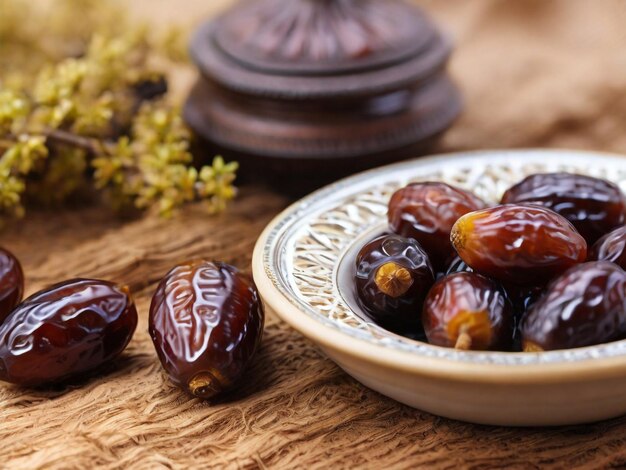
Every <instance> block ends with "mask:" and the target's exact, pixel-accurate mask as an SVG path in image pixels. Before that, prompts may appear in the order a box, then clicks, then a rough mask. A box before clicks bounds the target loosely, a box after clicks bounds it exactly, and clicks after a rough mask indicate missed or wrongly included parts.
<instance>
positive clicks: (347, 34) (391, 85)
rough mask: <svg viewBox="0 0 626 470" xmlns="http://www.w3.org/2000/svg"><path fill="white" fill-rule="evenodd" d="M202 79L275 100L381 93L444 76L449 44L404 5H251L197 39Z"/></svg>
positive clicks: (334, 0)
mask: <svg viewBox="0 0 626 470" xmlns="http://www.w3.org/2000/svg"><path fill="white" fill-rule="evenodd" d="M191 53H192V57H193V58H194V61H195V62H196V63H197V64H198V67H199V68H200V70H201V72H202V73H203V74H204V75H205V76H206V77H207V78H209V79H211V80H213V81H216V82H217V83H219V84H221V85H222V86H224V87H226V88H229V89H231V90H234V91H238V92H242V93H246V94H254V95H259V96H272V97H276V98H280V97H284V98H299V99H307V98H330V97H334V96H341V97H346V96H355V95H367V94H375V93H382V92H385V91H388V90H392V89H395V88H399V87H402V86H405V85H407V84H412V83H416V82H419V81H420V80H423V79H426V78H428V77H429V76H431V75H432V74H433V72H434V71H437V70H439V69H440V68H441V67H442V65H443V64H444V63H445V62H446V60H447V58H448V55H449V53H450V45H449V43H448V42H447V41H446V40H445V39H444V38H443V37H442V36H441V34H440V33H439V32H438V31H437V29H436V28H435V27H434V25H433V24H432V23H431V21H430V20H429V19H428V18H427V17H426V16H424V15H423V14H422V13H421V11H420V10H419V9H417V8H415V7H414V6H412V5H410V4H408V3H406V2H404V1H401V0H384V1H381V0H250V1H246V2H241V3H238V4H237V5H236V6H235V7H233V8H232V9H231V10H229V11H227V12H226V13H225V14H224V15H222V16H221V17H220V18H218V19H217V20H215V21H212V22H209V23H207V24H205V25H203V26H202V27H201V28H200V29H199V30H198V31H197V32H196V34H195V35H194V37H193V39H192V43H191Z"/></svg>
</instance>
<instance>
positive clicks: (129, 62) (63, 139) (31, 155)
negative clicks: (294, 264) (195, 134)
mask: <svg viewBox="0 0 626 470" xmlns="http://www.w3.org/2000/svg"><path fill="white" fill-rule="evenodd" d="M60 3H61V5H62V6H61V7H60V13H58V14H59V15H60V16H61V17H66V18H70V16H69V13H68V12H69V11H70V7H71V6H73V7H75V8H77V7H79V6H80V7H81V10H73V11H82V7H84V6H85V5H86V4H92V3H93V4H94V8H102V7H101V6H96V4H100V3H102V2H97V1H95V0H62V2H60ZM106 3H108V2H106ZM79 4H80V5H79ZM26 5H27V2H26V1H24V0H19V1H18V0H16V2H15V4H14V6H13V10H11V11H9V12H8V13H7V15H6V16H4V17H3V18H4V19H0V41H6V42H7V43H8V44H12V43H11V40H14V43H13V45H14V46H15V47H14V49H17V50H20V49H23V48H28V49H32V50H33V51H36V53H37V54H35V55H38V57H39V59H40V64H41V67H40V70H39V72H38V73H37V74H36V78H35V80H34V81H33V80H32V79H31V80H29V79H28V78H27V77H29V73H28V72H25V73H22V74H20V73H19V70H15V69H12V70H11V71H10V72H8V73H7V74H6V75H7V76H6V77H5V76H0V218H3V217H5V218H6V217H7V216H11V217H15V216H18V217H19V216H22V215H23V214H24V204H23V203H24V201H28V200H37V201H43V202H47V203H50V202H54V203H56V202H62V201H63V200H65V199H66V198H67V197H68V196H70V195H71V194H73V193H74V192H75V191H76V190H77V189H79V188H80V187H82V186H84V183H85V182H86V180H87V179H89V178H92V179H93V182H94V186H95V187H96V188H98V189H101V190H103V191H104V192H105V193H106V194H107V196H108V198H109V200H110V201H111V203H112V204H113V205H114V206H115V207H118V208H125V207H128V206H131V205H132V206H135V207H137V208H140V209H147V208H152V207H154V208H157V210H158V211H159V212H160V213H161V214H162V215H165V216H168V215H171V214H172V212H173V211H174V210H175V209H176V208H178V207H180V206H181V205H183V204H185V203H188V202H191V201H196V200H205V201H206V202H207V204H208V207H209V210H210V211H211V212H214V211H219V210H223V209H224V207H225V205H226V202H227V201H228V200H230V199H232V198H233V197H234V196H235V188H234V187H233V181H234V179H235V172H236V170H237V164H236V163H229V164H225V163H224V161H223V160H222V159H221V157H217V158H216V159H215V160H214V162H213V164H212V165H211V166H205V167H203V168H200V169H196V168H195V167H194V166H193V158H192V156H191V154H190V152H189V142H190V135H189V132H188V130H187V128H186V127H185V125H184V123H183V122H182V119H181V117H180V112H179V110H178V109H177V108H175V107H171V106H169V105H168V104H167V103H166V102H165V100H164V99H162V97H163V95H164V94H165V93H166V92H167V82H166V80H165V77H164V76H163V75H162V74H161V73H159V72H157V71H155V70H154V69H152V68H151V67H150V65H149V62H150V60H149V59H150V58H151V57H152V56H153V55H154V54H155V47H154V45H152V44H151V42H150V41H149V40H148V38H147V36H146V30H145V29H143V28H130V29H129V30H130V33H124V34H117V35H115V36H111V37H108V36H106V35H102V34H93V35H92V37H91V39H90V40H89V41H88V42H86V34H87V33H86V31H84V30H83V29H81V30H80V34H79V35H78V37H75V38H73V39H74V41H72V40H71V39H70V38H67V37H65V38H64V41H60V42H59V43H57V48H52V47H47V48H46V47H44V46H42V45H38V44H39V42H41V41H39V42H38V40H37V39H36V38H33V37H31V36H29V35H28V33H27V32H25V31H23V30H21V29H19V28H15V27H14V23H12V22H14V21H19V18H22V19H24V18H25V17H27V16H28V15H26V13H25V12H27V11H29V10H28V7H27V6H26ZM25 15H26V16H25ZM102 17H104V18H109V19H111V18H117V19H118V20H119V15H117V14H115V12H110V11H109V13H108V15H105V14H103V15H102ZM7 18H9V20H10V21H7ZM90 21H95V20H93V19H92V20H90ZM50 23H51V24H58V23H56V22H55V21H53V20H50ZM31 24H32V21H31ZM105 26H106V25H105ZM53 29H54V28H53ZM98 29H100V30H107V29H108V30H109V31H113V30H114V29H115V27H113V26H111V25H109V26H107V27H102V25H100V27H99V28H96V27H95V26H94V27H93V28H92V30H98ZM59 30H60V28H59ZM171 37H172V38H173V37H178V36H176V34H174V35H173V36H171ZM70 43H71V46H72V47H69V46H68V47H66V48H63V47H60V46H59V44H65V45H66V46H67V45H68V44H70ZM81 43H82V44H83V46H82V47H83V50H82V52H81V53H79V54H76V55H75V56H74V57H68V58H64V59H60V60H59V59H58V58H57V57H55V54H57V53H58V49H66V50H69V49H71V50H73V51H75V52H76V51H78V50H79V49H80V46H79V45H77V44H81ZM164 49H165V48H164ZM13 52H15V51H14V50H13ZM166 52H167V53H168V54H170V55H173V56H175V55H176V54H175V53H174V51H166ZM7 55H8V56H11V55H13V53H12V52H11V48H10V47H9V48H8V52H7ZM42 57H45V58H52V59H53V63H47V60H46V59H42ZM2 60H3V59H2V58H0V61H2ZM30 70H31V69H30V67H27V66H24V71H30Z"/></svg>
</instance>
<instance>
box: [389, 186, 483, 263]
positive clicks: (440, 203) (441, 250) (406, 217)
mask: <svg viewBox="0 0 626 470" xmlns="http://www.w3.org/2000/svg"><path fill="white" fill-rule="evenodd" d="M483 207H485V203H484V202H483V201H482V200H480V199H479V198H478V197H476V196H475V195H473V194H472V193H470V192H468V191H464V190H462V189H459V188H455V187H453V186H450V185H448V184H445V183H439V182H424V183H413V184H409V185H408V186H406V187H404V188H402V189H400V190H398V191H396V192H395V193H394V195H393V196H392V197H391V200H390V201H389V210H388V219H389V227H390V228H391V231H392V232H394V233H396V234H398V235H402V236H403V237H409V238H413V239H415V240H417V241H418V243H419V244H420V245H421V247H422V248H423V249H424V250H425V251H426V253H427V254H428V256H429V258H430V261H431V263H432V265H433V268H434V269H435V270H437V271H443V269H444V267H445V265H446V263H447V262H448V261H449V260H450V258H452V256H453V255H454V250H453V249H452V246H451V245H450V230H451V229H452V226H453V225H454V223H455V222H456V221H457V219H458V218H459V217H461V216H462V215H464V214H467V213H468V212H472V211H475V210H478V209H482V208H483Z"/></svg>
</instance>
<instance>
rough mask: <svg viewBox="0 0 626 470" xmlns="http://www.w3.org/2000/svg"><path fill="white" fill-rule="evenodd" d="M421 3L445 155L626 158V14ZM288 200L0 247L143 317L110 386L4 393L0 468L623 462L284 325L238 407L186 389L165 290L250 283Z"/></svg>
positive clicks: (592, 437)
mask: <svg viewBox="0 0 626 470" xmlns="http://www.w3.org/2000/svg"><path fill="white" fill-rule="evenodd" d="M218 3H220V2H215V0H212V1H208V0H204V1H189V2H184V1H178V2H175V1H173V0H172V1H166V0H161V1H151V0H141V1H135V2H129V5H132V6H131V8H132V9H133V11H135V13H136V14H148V15H154V16H155V17H157V18H158V19H159V20H162V19H164V18H172V19H180V20H185V19H189V18H191V19H193V20H196V19H198V18H199V15H203V14H205V13H208V12H209V10H214V9H215V8H216V7H215V5H217V4H218ZM422 3H423V4H425V5H426V6H427V8H429V10H430V11H431V12H432V13H433V14H434V15H435V17H436V18H437V19H438V20H439V21H440V22H441V23H442V24H443V26H444V28H446V29H447V30H448V31H449V32H450V33H451V34H452V35H453V36H454V37H455V40H456V41H457V43H458V44H459V47H458V50H457V54H456V56H455V58H454V60H453V63H452V70H453V72H454V75H455V77H456V79H457V81H458V83H459V84H460V86H461V88H462V89H463V91H464V93H465V97H466V106H467V111H466V113H465V115H464V116H463V118H461V119H460V120H459V122H458V123H457V125H456V126H455V128H454V129H453V130H452V131H451V132H450V133H449V134H448V135H447V136H446V139H445V140H444V142H443V144H442V148H441V150H451V149H459V148H493V147H518V146H561V147H577V148H590V149H595V150H613V151H622V152H625V153H626V55H625V54H626V52H624V51H625V50H626V48H625V47H624V45H626V34H625V33H624V32H623V31H624V30H623V24H624V20H626V4H625V3H624V2H620V1H619V0H618V1H609V0H606V1H603V2H601V3H600V2H588V1H586V0H565V1H560V2H556V1H545V0H541V1H532V0H523V1H519V2H510V1H508V2H505V1H487V0H475V1H474V2H464V1H462V0H448V1H446V2H435V1H427V2H422ZM513 3H515V6H514V5H513ZM142 4H143V5H144V7H145V6H146V5H154V6H151V7H150V8H142ZM600 5H601V7H600ZM170 12H171V16H169V13H170ZM181 84H184V80H181ZM287 203H288V200H287V199H286V198H284V197H282V196H280V195H278V194H277V193H274V192H271V191H269V190H267V189H262V188H260V187H248V188H244V189H243V191H242V193H241V195H240V197H239V198H238V200H237V201H236V202H235V203H234V204H233V205H232V206H231V208H230V210H229V211H228V213H227V214H225V215H222V216H220V217H217V218H210V217H208V216H206V215H205V214H204V212H203V211H202V208H201V207H191V208H189V209H187V210H185V211H184V212H183V213H182V214H180V215H179V216H178V217H176V218H174V219H173V220H161V219H158V218H154V217H150V216H147V217H144V218H142V219H139V220H133V221H120V220H118V219H116V218H115V217H113V216H112V215H111V214H110V213H109V212H108V211H106V210H105V209H102V208H99V207H93V208H86V209H80V210H76V211H63V212H60V213H58V212H49V213H46V212H31V213H30V216H29V218H28V219H27V220H25V221H23V222H22V223H20V224H18V225H16V226H14V227H12V228H11V229H10V230H9V231H7V232H4V233H2V234H0V243H1V244H2V245H5V246H7V247H9V248H10V249H12V250H14V251H15V252H16V254H17V255H18V256H19V257H20V259H21V260H22V261H23V265H24V268H25V272H26V276H27V279H28V286H27V291H28V293H32V292H34V291H35V290H37V289H39V288H41V287H43V286H45V285H47V284H50V283H53V282H56V281H59V280H62V279H65V278H69V277H74V276H89V277H100V278H107V279H112V280H117V281H121V282H125V283H129V284H130V285H131V288H132V290H133V292H134V293H135V296H136V300H137V304H138V308H139V312H140V322H139V327H138V330H137V333H136V335H135V337H134V339H133V341H132V343H131V345H130V347H129V349H128V350H127V352H126V353H125V354H124V355H123V357H122V358H120V359H119V360H118V361H117V362H116V364H114V365H112V366H111V367H110V368H109V369H108V370H107V371H106V374H105V375H104V376H99V377H92V378H88V379H85V380H84V381H80V382H75V383H72V384H69V385H68V386H65V387H61V388H57V389H53V390H47V391H25V390H19V389H17V388H14V387H9V386H4V385H2V386H0V422H1V423H2V426H1V427H0V468H18V469H21V468H24V469H31V468H86V467H87V468H89V467H102V468H134V469H142V468H146V469H147V468H151V469H152V468H206V467H216V468H238V467H245V468H347V467H355V466H362V467H368V468H418V467H424V468H476V469H478V468H494V467H507V468H547V467H554V468H567V469H569V468H589V467H595V468H601V467H613V468H618V467H625V466H626V418H620V419H615V420H611V421H606V422H602V423H598V424H593V425H588V426H578V427H566V428H554V429H512V428H498V427H486V426H475V425H471V424H465V423H461V422H455V421H451V420H447V419H443V418H438V417H436V416H432V415H430V414H427V413H424V412H421V411H418V410H414V409H410V408H408V407H406V406H403V405H400V404H398V403H395V402H393V401H392V400H389V399H387V398H385V397H382V396H380V395H379V394H377V393H375V392H372V391H370V390H368V389H367V388H365V387H363V386H361V385H360V384H358V383H357V382H355V381H354V380H352V379H351V378H350V377H349V376H347V375H346V374H344V373H343V372H342V371H341V370H340V369H339V368H338V367H336V366H335V365H334V364H333V363H332V362H331V361H329V360H328V359H326V358H325V357H324V356H323V355H322V354H321V353H320V352H319V351H318V350H317V349H316V348H315V347H314V346H313V345H312V344H311V343H310V342H308V341H307V340H305V339H303V338H302V337H301V336H300V335H299V334H297V333H295V332H294V331H292V330H290V329H289V328H287V327H286V326H285V325H284V324H282V323H281V322H279V321H278V320H277V319H275V318H272V317H270V318H268V322H267V326H266V334H265V338H264V342H263V346H262V349H261V351H260V354H259V356H258V359H257V361H256V362H255V364H254V367H253V368H252V370H251V371H250V374H249V375H248V376H247V378H246V380H245V382H244V383H243V384H242V385H241V387H240V389H238V390H237V392H236V393H235V394H234V395H233V396H231V397H229V398H228V399H224V400H221V401H219V402H216V403H207V402H202V401H200V400H196V399H190V398H188V397H187V396H185V395H184V394H183V393H182V392H180V391H178V390H177V389H175V388H174V387H173V386H172V385H171V384H169V382H168V381H167V379H166V378H165V376H164V375H163V373H162V372H161V369H160V366H159V364H158V361H157V358H156V355H155V353H154V351H153V348H152V345H151V342H150V340H149V337H148V334H147V332H146V329H147V309H148V305H149V299H150V297H151V295H152V292H153V290H154V288H155V285H156V282H157V281H158V279H159V278H160V277H161V276H163V275H164V274H165V272H166V271H167V270H168V269H169V268H170V267H172V266H173V265H174V264H176V263H178V262H181V261H184V260H186V259H189V258H195V257H206V258H212V259H219V260H223V261H226V262H229V263H233V264H235V265H237V266H240V267H241V268H243V269H245V270H249V264H250V257H251V252H252V247H253V245H254V242H255V240H256V237H257V236H258V234H259V233H260V231H261V230H262V228H263V227H264V225H265V224H266V223H267V222H268V221H269V220H270V219H271V218H272V217H273V216H274V215H275V214H276V213H277V212H278V211H279V210H280V209H281V208H283V207H284V206H285V205H286V204H287ZM625 399H626V398H625Z"/></svg>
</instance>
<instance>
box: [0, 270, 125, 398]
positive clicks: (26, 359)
mask: <svg viewBox="0 0 626 470" xmlns="http://www.w3.org/2000/svg"><path fill="white" fill-rule="evenodd" d="M136 327H137V310H136V309H135V304H134V303H133V300H132V298H131V296H130V293H129V291H128V288H127V287H120V286H118V285H116V284H113V283H111V282H107V281H99V280H94V279H73V280H69V281H66V282H63V283H60V284H56V285H54V286H52V287H50V288H48V289H46V290H43V291H41V292H39V293H37V294H35V295H33V296H31V297H29V298H28V299H26V300H25V301H24V302H22V303H21V304H20V305H19V306H18V307H17V308H16V309H15V310H13V312H11V314H10V315H9V316H8V317H7V318H6V320H5V321H4V323H3V324H2V325H0V380H3V381H5V382H11V383H14V384H18V385H23V386H29V387H36V386H41V385H46V384H51V383H57V382H63V381H64V380H67V379H70V378H74V377H77V376H80V375H81V374H84V373H86V372H88V371H91V370H94V369H96V368H97V367H99V366H101V365H103V364H105V363H106V362H108V361H110V360H112V359H114V358H115V357H116V356H117V355H119V354H120V353H121V352H122V351H123V350H124V348H125V347H126V345H127V344H128V343H129V341H130V339H131V338H132V336H133V333H134V332H135V328H136Z"/></svg>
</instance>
